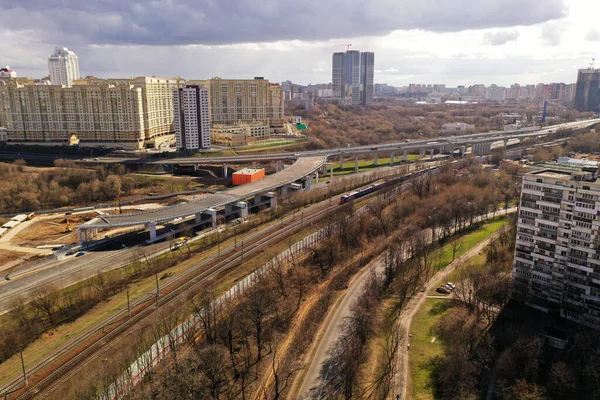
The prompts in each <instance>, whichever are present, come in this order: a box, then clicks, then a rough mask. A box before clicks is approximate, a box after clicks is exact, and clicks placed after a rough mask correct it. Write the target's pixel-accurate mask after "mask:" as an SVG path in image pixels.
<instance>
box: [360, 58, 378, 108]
mask: <svg viewBox="0 0 600 400" xmlns="http://www.w3.org/2000/svg"><path fill="white" fill-rule="evenodd" d="M374 72H375V53H373V52H363V53H360V104H362V105H367V106H368V105H371V104H373V89H374V88H373V76H374Z"/></svg>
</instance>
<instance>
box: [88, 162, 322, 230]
mask: <svg viewBox="0 0 600 400" xmlns="http://www.w3.org/2000/svg"><path fill="white" fill-rule="evenodd" d="M324 163H325V158H324V157H322V156H320V157H319V156H316V157H300V158H298V160H297V161H296V162H295V163H294V164H293V165H292V166H291V167H289V168H287V169H284V170H283V171H280V172H277V173H275V174H272V175H267V176H265V178H263V179H261V180H260V181H257V182H252V183H247V184H245V185H241V186H237V187H234V188H231V189H227V190H224V191H222V192H218V193H214V194H211V195H207V196H205V197H202V198H200V199H198V200H195V201H189V202H187V203H181V204H177V205H174V206H171V207H164V208H160V209H156V210H151V211H142V212H138V213H133V214H117V215H104V216H102V217H100V218H97V219H96V220H95V221H90V222H89V223H86V224H85V228H87V229H89V228H101V229H105V228H114V227H121V226H135V225H143V224H145V223H150V222H165V221H172V220H174V219H176V218H183V217H188V216H190V215H194V214H197V213H200V212H202V211H204V210H207V209H209V208H216V207H220V206H224V205H226V204H232V203H235V202H238V201H244V200H245V199H247V198H249V197H252V196H254V195H257V194H261V193H266V192H269V191H272V190H275V189H277V188H279V187H281V186H284V185H287V184H290V183H294V182H296V181H297V180H299V179H302V178H303V177H305V176H308V175H310V174H312V173H313V172H315V171H316V170H318V169H319V168H321V167H322V166H323V164H324ZM80 227H82V226H81V225H80Z"/></svg>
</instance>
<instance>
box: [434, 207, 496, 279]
mask: <svg viewBox="0 0 600 400" xmlns="http://www.w3.org/2000/svg"><path fill="white" fill-rule="evenodd" d="M506 224H508V219H507V218H506V217H504V216H500V217H496V219H494V220H492V221H490V222H488V223H485V224H484V225H483V226H482V227H481V228H479V229H477V230H475V231H473V232H471V233H467V234H461V233H459V234H458V235H455V236H452V237H451V238H450V241H449V242H448V243H447V244H446V245H444V246H443V247H442V248H441V249H438V250H436V251H434V252H433V254H432V256H433V257H432V259H433V260H435V262H436V263H437V265H436V270H440V269H443V268H446V267H447V266H448V265H449V264H450V263H451V262H452V247H451V244H450V243H452V242H453V241H455V240H462V242H463V244H462V246H461V248H460V249H459V250H458V251H457V252H456V256H455V258H458V257H460V256H462V255H463V254H465V253H467V252H468V251H470V250H471V249H472V248H473V247H475V246H477V245H478V244H479V243H481V242H483V241H484V240H486V239H488V238H489V237H490V236H492V235H493V234H494V233H496V232H497V231H498V230H499V229H501V228H502V227H504V226H505V225H506ZM440 254H441V256H440V258H439V263H438V256H439V255H440Z"/></svg>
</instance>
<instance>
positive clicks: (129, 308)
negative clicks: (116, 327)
mask: <svg viewBox="0 0 600 400" xmlns="http://www.w3.org/2000/svg"><path fill="white" fill-rule="evenodd" d="M127 315H128V316H129V318H131V303H129V290H128V291H127Z"/></svg>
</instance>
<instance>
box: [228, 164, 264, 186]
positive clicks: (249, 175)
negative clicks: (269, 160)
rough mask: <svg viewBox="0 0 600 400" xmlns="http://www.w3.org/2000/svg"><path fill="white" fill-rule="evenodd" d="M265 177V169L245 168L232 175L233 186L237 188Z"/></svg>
mask: <svg viewBox="0 0 600 400" xmlns="http://www.w3.org/2000/svg"><path fill="white" fill-rule="evenodd" d="M264 177H265V170H264V168H260V169H259V168H244V169H240V170H239V171H237V172H234V173H233V174H232V175H231V178H232V181H233V184H234V185H235V186H238V185H243V184H245V183H250V182H256V181H259V180H261V179H262V178H264Z"/></svg>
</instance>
